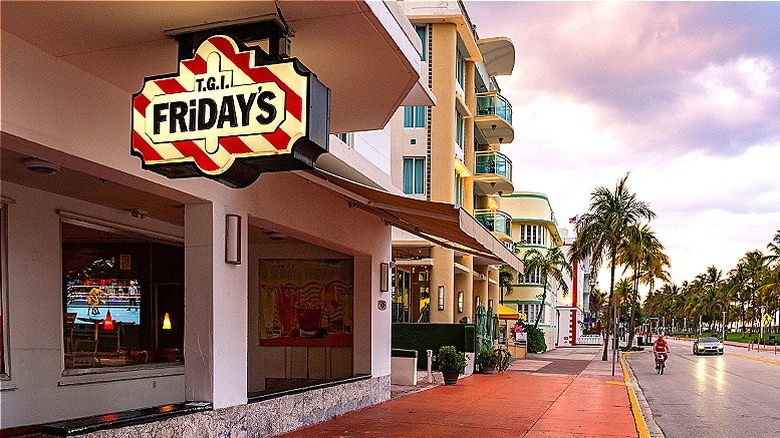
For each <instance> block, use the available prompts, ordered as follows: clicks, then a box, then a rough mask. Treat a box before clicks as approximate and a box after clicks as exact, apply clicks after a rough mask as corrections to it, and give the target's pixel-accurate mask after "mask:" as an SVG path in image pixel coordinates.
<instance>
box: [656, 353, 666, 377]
mask: <svg viewBox="0 0 780 438" xmlns="http://www.w3.org/2000/svg"><path fill="white" fill-rule="evenodd" d="M666 359H667V354H666V353H658V354H656V355H655V372H656V373H658V374H659V375H663V374H664V368H666Z"/></svg>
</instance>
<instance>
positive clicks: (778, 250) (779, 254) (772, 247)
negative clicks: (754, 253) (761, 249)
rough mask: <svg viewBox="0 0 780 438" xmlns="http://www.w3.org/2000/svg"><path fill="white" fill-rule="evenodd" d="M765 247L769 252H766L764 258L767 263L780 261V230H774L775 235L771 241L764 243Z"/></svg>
mask: <svg viewBox="0 0 780 438" xmlns="http://www.w3.org/2000/svg"><path fill="white" fill-rule="evenodd" d="M766 248H767V249H768V250H769V252H770V253H771V254H768V255H767V256H766V257H765V258H766V261H767V264H768V265H771V264H773V263H778V262H780V230H777V231H776V232H775V237H774V239H772V242H770V243H768V244H767V245H766Z"/></svg>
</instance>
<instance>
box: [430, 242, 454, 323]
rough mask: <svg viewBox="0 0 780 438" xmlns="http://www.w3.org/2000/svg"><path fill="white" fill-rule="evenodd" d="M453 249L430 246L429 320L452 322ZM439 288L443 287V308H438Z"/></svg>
mask: <svg viewBox="0 0 780 438" xmlns="http://www.w3.org/2000/svg"><path fill="white" fill-rule="evenodd" d="M453 257H454V251H453V250H451V249H447V248H442V247H441V246H437V245H434V246H432V247H431V259H433V266H432V267H431V275H430V283H429V284H430V291H431V307H430V309H431V313H430V314H431V319H430V321H431V322H454V321H453V319H452V318H453V315H454V314H455V311H456V310H457V309H456V308H455V299H454V297H455V290H454V288H455V267H454V265H453V261H454V259H453ZM439 288H444V289H443V290H444V309H443V310H439Z"/></svg>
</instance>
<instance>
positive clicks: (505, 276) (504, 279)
mask: <svg viewBox="0 0 780 438" xmlns="http://www.w3.org/2000/svg"><path fill="white" fill-rule="evenodd" d="M514 282H515V277H514V275H512V271H510V270H508V269H506V268H504V269H501V271H499V273H498V287H499V288H500V289H501V304H502V305H503V304H504V295H505V294H506V295H509V294H511V293H512V290H513V288H514Z"/></svg>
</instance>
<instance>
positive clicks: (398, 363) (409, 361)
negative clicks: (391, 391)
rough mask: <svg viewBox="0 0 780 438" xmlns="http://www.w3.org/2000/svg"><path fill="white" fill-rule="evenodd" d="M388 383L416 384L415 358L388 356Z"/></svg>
mask: <svg viewBox="0 0 780 438" xmlns="http://www.w3.org/2000/svg"><path fill="white" fill-rule="evenodd" d="M390 383H391V384H393V385H410V386H415V385H417V358H416V357H392V358H390Z"/></svg>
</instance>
